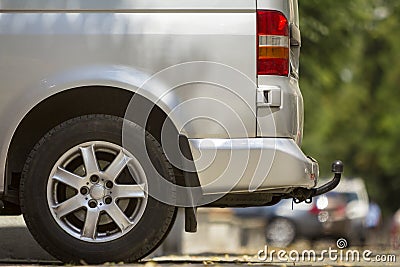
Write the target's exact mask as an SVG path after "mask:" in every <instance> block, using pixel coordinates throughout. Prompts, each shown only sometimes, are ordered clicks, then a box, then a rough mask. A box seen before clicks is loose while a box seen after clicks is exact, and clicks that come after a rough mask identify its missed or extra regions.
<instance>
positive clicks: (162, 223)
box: [20, 115, 176, 264]
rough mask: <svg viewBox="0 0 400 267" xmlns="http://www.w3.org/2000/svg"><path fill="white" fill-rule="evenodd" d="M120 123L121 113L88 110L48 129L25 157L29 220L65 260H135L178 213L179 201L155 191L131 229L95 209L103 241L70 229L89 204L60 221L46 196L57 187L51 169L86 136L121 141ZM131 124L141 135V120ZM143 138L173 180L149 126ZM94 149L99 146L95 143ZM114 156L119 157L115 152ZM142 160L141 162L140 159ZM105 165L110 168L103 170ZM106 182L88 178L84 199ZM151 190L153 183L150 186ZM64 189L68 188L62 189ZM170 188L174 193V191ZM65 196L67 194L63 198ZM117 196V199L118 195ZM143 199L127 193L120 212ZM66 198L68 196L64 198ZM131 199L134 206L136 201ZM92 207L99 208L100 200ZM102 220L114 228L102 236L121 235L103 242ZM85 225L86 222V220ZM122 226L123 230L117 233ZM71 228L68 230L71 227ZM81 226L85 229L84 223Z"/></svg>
mask: <svg viewBox="0 0 400 267" xmlns="http://www.w3.org/2000/svg"><path fill="white" fill-rule="evenodd" d="M122 127H123V119H122V118H119V117H115V116H109V115H87V116H82V117H78V118H74V119H71V120H69V121H66V122H64V123H62V124H60V125H58V126H57V127H55V128H54V129H52V130H50V131H49V132H48V133H47V134H46V135H45V136H44V137H43V138H42V139H41V140H40V141H39V142H38V143H37V144H36V146H35V147H34V148H33V150H32V152H31V153H30V155H29V157H28V159H27V161H26V163H25V166H24V170H23V174H22V179H21V184H20V201H21V209H22V213H23V215H24V219H25V222H26V224H27V226H28V228H29V230H30V232H31V233H32V235H33V236H34V238H35V239H36V240H37V241H38V243H39V244H40V245H41V246H42V247H43V248H44V249H45V250H46V251H48V252H49V253H50V254H51V255H53V256H54V257H56V258H57V259H59V260H61V261H63V262H65V263H75V264H85V263H88V264H99V263H104V262H121V261H125V262H132V261H137V260H139V259H142V258H143V257H145V256H146V255H148V254H150V253H151V252H152V251H153V250H155V249H156V248H157V247H158V246H159V245H160V244H161V243H162V241H163V240H164V238H165V237H166V235H167V234H168V232H169V230H170V229H171V227H172V225H173V223H174V220H175V217H176V207H174V206H170V205H167V204H164V203H161V202H160V201H158V200H156V199H154V198H152V197H151V196H147V197H145V198H143V199H146V200H145V201H146V203H145V204H143V205H145V206H144V208H143V209H142V213H141V217H140V218H139V219H137V222H136V224H135V225H134V226H133V228H127V229H129V231H128V230H126V231H125V230H122V228H115V226H117V227H118V223H117V221H112V222H109V219H111V220H113V218H112V217H111V215H110V216H109V215H108V214H107V215H104V213H102V212H104V211H96V212H98V214H99V215H97V216H98V217H97V220H96V221H97V223H96V228H95V232H94V235H93V236H94V237H93V240H96V238H97V239H98V240H100V242H89V241H90V240H89V241H87V240H84V239H83V238H82V239H80V238H78V237H77V236H73V235H72V234H75V233H74V232H73V230H74V228H73V227H75V228H79V227H78V226H75V224H74V223H75V222H74V221H73V220H76V219H77V218H78V220H77V221H76V225H82V222H79V216H78V215H76V214H77V212H80V213H82V212H86V216H87V215H88V213H89V211H88V210H89V207H87V208H86V211H85V209H82V210H75V211H74V212H71V213H70V214H68V215H66V216H65V217H63V218H60V219H59V221H57V216H58V215H54V212H53V211H52V209H54V207H51V206H50V204H49V198H51V197H50V196H48V192H49V191H48V190H49V188H53V187H51V186H50V187H49V185H48V183H50V182H49V180H51V179H54V178H53V177H54V176H53V177H52V178H50V174H51V173H52V170H54V168H55V167H54V166H55V164H56V163H57V162H58V161H59V159H60V157H62V155H64V153H66V151H69V150H70V149H71V148H73V147H75V146H78V145H80V144H83V143H85V142H92V141H99V142H103V143H104V144H108V143H109V144H115V145H117V146H122V137H121V136H122V134H121V133H122ZM124 127H125V126H124ZM129 127H130V130H131V131H132V132H133V138H140V136H143V128H141V127H140V126H138V125H136V124H134V123H130V122H129ZM135 141H137V142H138V143H143V141H144V140H135ZM145 142H146V148H147V152H148V155H149V157H150V159H151V162H152V163H153V165H154V166H155V167H156V170H157V171H158V172H159V173H160V174H162V176H163V177H164V178H165V179H167V180H169V181H171V182H175V180H174V179H175V178H174V174H173V170H172V167H171V165H170V164H169V163H168V161H167V159H166V157H165V155H164V153H163V151H162V149H161V147H160V145H159V144H158V142H157V141H156V140H155V139H154V138H153V137H152V136H151V135H150V134H149V133H147V132H146V134H145ZM93 146H94V145H93ZM79 149H81V147H79ZM81 151H82V150H81ZM93 151H95V150H94V149H93ZM121 151H122V150H121ZM82 153H83V152H82ZM98 153H103V152H98V151H96V154H95V155H96V156H95V157H94V159H95V160H96V162H97V166H98V168H99V169H101V166H100V160H99V159H98V157H99V156H98ZM104 153H105V152H104ZM82 155H83V154H82ZM132 155H134V153H132ZM141 156H142V155H134V157H135V158H137V159H139V158H140V157H141ZM115 158H117V156H116V157H115ZM82 160H83V157H82ZM138 162H139V163H141V162H140V160H138ZM111 163H112V160H110V163H109V166H111ZM83 164H85V163H83ZM85 166H86V165H84V171H85V172H86V174H85V175H86V176H88V174H87V171H86V167H85ZM65 168H67V167H65ZM105 168H107V167H105ZM110 168H111V167H110ZM105 171H106V169H105V170H104V172H105ZM124 171H126V170H124ZM144 173H145V174H146V179H147V178H149V177H151V173H149V172H148V170H147V169H145V168H144ZM118 175H120V174H118ZM118 175H117V176H118ZM124 175H125V174H124ZM118 177H119V176H118ZM118 179H120V178H118ZM116 180H117V178H115V181H116ZM51 181H53V180H51ZM85 182H86V181H85ZM52 183H53V182H52ZM56 183H57V190H59V191H60V190H62V188H63V187H66V188H68V186H64V185H63V183H61V184H60V183H59V182H58V181H56ZM87 184H89V183H87ZM105 186H106V185H105V183H104V184H101V185H100V182H99V184H96V185H92V184H90V188H89V189H90V190H89V193H87V196H88V197H86V198H85V199H87V198H89V199H90V198H93V195H95V193H93V192H94V191H95V189H93V187H96V188H102V189H101V190H103V191H101V190H100V192H106V191H105V190H106V189H104V188H106V187H105ZM114 186H115V187H114V189H116V190H115V191H117V188H118V187H117V186H119V185H117V182H115V185H114ZM60 188H61V189H60ZM96 190H97V189H96ZM107 190H109V191H107V192H108V193H112V192H111V190H112V189H107ZM149 190H151V189H150V188H149ZM64 191H67V190H65V189H64ZM64 191H62V192H64ZM76 193H77V195H79V194H83V193H80V192H79V191H78V192H76ZM169 193H170V194H171V195H174V192H169ZM58 194H59V192H58V191H57V192H56V193H54V195H56V196H55V198H56V197H58V196H57V195H58ZM102 194H103V195H100V198H96V199H97V202H96V203H97V204H98V205H103V204H104V206H103V207H105V205H106V201H105V200H104V199H105V197H107V196H105V195H104V194H106V193H102ZM77 195H75V196H77ZM75 196H74V197H75ZM96 196H98V195H96ZM62 197H63V196H61V197H60V198H62ZM71 198H72V197H71ZM66 199H67V198H66ZM67 200H69V199H67ZM92 200H93V199H92ZM113 201H115V203H117V200H116V199H115V200H113ZM118 201H119V200H118ZM134 201H136V202H134ZM140 201H142V200H140V199H139V200H136V199H133V200H132V201H131V199H128V200H127V201H125V202H126V203H128V204H124V205H125V206H126V207H125V208H120V209H121V210H122V212H127V211H126V210H128V209H129V208H127V207H129V206H130V205H131V202H132V203H136V206H139V204H138V203H142V202H140ZM101 202H104V203H101ZM63 203H64V202H62V203H61V204H63ZM100 203H101V204H100ZM118 203H120V202H118ZM143 203H144V200H143ZM110 205H111V204H110ZM112 205H121V204H114V202H112ZM132 205H133V206H134V205H135V204H132ZM136 206H134V208H133V209H136V210H138V208H136ZM140 207H141V206H140ZM94 209H98V210H100V206H98V207H96V208H94ZM132 214H133V213H132ZM55 216H56V217H55ZM100 216H106V217H100ZM107 216H108V217H107ZM126 216H128V215H126ZM132 216H133V215H132ZM104 218H105V219H104ZM132 218H134V217H132ZM103 219H104V220H103ZM83 220H84V221H83V224H84V223H85V221H86V220H87V217H84V219H83ZM102 220H103V221H106V222H107V224H106V222H104V223H103V224H104V225H106V226H104V225H102V226H101V227H103V228H106V227H110V229H112V230H102V231H103V232H104V233H103V237H102V238H109V237H108V235H109V233H108V232H111V231H113V232H112V233H111V234H110V236H111V237H113V236H114V235H115V236H118V235H117V234H119V235H121V236H119V237H118V238H115V239H112V240H109V241H108V240H106V241H104V242H102V241H101V240H102V239H100V236H99V232H100V224H101V223H102ZM107 220H108V221H107ZM132 220H133V219H132ZM63 222H65V227H64V228H63V226H64V224H62V223H63ZM68 223H69V224H70V225H72V224H74V225H73V226H71V229H72V230H71V229H69V228H68V225H69V224H68ZM129 225H130V224H129ZM132 225H133V224H132ZM83 227H85V224H84V225H83ZM112 227H114V228H115V229H114V228H112ZM129 227H130V226H129ZM118 229H119V230H120V232H121V233H118ZM67 230H68V231H70V232H67ZM78 230H79V229H78ZM78 230H77V231H78ZM81 231H82V233H83V228H82V230H81ZM124 231H125V233H124ZM71 233H72V234H71ZM82 235H83V234H82ZM111 237H110V238H111Z"/></svg>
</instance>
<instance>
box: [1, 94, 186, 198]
mask: <svg viewBox="0 0 400 267" xmlns="http://www.w3.org/2000/svg"><path fill="white" fill-rule="evenodd" d="M99 94H101V97H98V96H99ZM134 95H135V97H139V99H140V101H147V102H148V103H149V104H151V105H152V106H153V109H152V111H151V112H150V114H149V118H148V120H147V124H146V125H145V127H146V129H147V130H148V131H149V132H150V133H151V134H152V135H153V136H154V137H155V138H156V139H157V140H158V141H159V143H160V144H161V127H162V126H163V123H164V122H165V120H170V119H169V117H168V116H167V114H166V112H165V111H164V110H163V109H162V108H161V107H160V106H159V105H157V104H154V103H152V102H151V101H150V100H149V99H148V98H146V97H144V96H142V95H139V94H136V93H134V92H132V91H129V90H126V89H122V88H118V87H112V86H82V87H75V88H71V89H68V90H64V91H62V92H59V93H56V94H54V95H51V96H49V97H47V98H45V99H44V100H42V101H41V102H39V103H38V104H37V105H35V106H34V107H33V108H32V109H31V110H30V111H29V112H28V113H27V114H26V115H25V116H24V117H23V119H22V120H21V121H20V123H19V124H18V126H17V128H16V130H15V132H14V134H13V136H12V139H11V142H10V145H9V147H8V151H7V160H6V170H5V177H4V197H3V198H4V200H5V201H7V202H10V203H14V204H17V205H18V204H19V197H18V190H19V181H20V177H21V173H22V169H23V166H24V164H25V161H26V158H27V156H28V154H29V152H30V151H31V150H32V148H33V147H34V145H35V144H36V143H37V142H38V141H39V140H40V138H41V137H42V136H43V135H44V134H46V133H47V132H48V131H49V130H51V129H52V128H54V127H55V126H57V125H58V124H60V123H62V122H64V121H66V120H68V119H72V118H74V117H78V116H82V115H89V114H107V115H114V116H119V117H124V115H125V112H126V109H127V107H128V105H129V103H130V101H131V98H132V97H133V96H134ZM93 99H96V101H93ZM71 103H72V104H71ZM44 118H45V119H44ZM170 121H171V120H170ZM173 125H174V124H173ZM142 126H143V125H142ZM175 130H176V134H178V130H177V128H176V127H175ZM181 139H182V140H183V141H186V142H188V141H187V138H185V137H184V138H181ZM174 172H175V175H176V176H177V179H178V180H179V181H178V182H179V183H182V184H185V182H184V179H183V172H182V171H181V170H179V169H178V168H176V167H174Z"/></svg>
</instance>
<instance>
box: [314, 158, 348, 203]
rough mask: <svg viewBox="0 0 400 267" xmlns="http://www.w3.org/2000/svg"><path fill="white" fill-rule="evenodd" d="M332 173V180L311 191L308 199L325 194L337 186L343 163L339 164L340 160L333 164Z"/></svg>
mask: <svg viewBox="0 0 400 267" xmlns="http://www.w3.org/2000/svg"><path fill="white" fill-rule="evenodd" d="M332 172H333V173H334V176H333V179H332V180H330V181H329V182H327V183H326V184H324V185H322V186H320V187H318V188H314V189H311V191H312V192H311V196H310V197H315V196H319V195H322V194H325V193H326V192H329V191H331V190H332V189H334V188H335V187H336V186H337V185H338V184H339V182H340V178H341V177H342V173H343V162H341V161H340V160H337V161H335V162H333V163H332Z"/></svg>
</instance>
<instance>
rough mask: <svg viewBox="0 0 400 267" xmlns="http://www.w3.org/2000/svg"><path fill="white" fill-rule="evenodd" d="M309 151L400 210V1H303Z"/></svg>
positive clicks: (303, 85) (303, 71)
mask: <svg viewBox="0 0 400 267" xmlns="http://www.w3.org/2000/svg"><path fill="white" fill-rule="evenodd" d="M299 6H300V17H301V21H300V22H301V29H302V40H303V43H302V45H303V47H302V55H301V88H302V91H303V95H304V101H305V117H306V120H305V122H306V124H305V138H304V142H303V148H304V150H305V151H306V152H307V153H309V154H310V155H313V156H314V157H316V158H317V159H318V160H319V161H320V164H321V171H322V173H321V174H322V175H324V176H328V175H329V172H328V171H329V170H330V163H331V162H332V161H333V160H334V159H342V160H343V161H344V163H345V172H346V176H348V177H354V176H360V177H363V178H364V179H365V180H366V182H367V186H368V190H369V193H370V195H371V196H372V197H373V198H374V199H376V200H377V201H378V202H379V203H380V204H382V205H384V206H385V208H386V210H387V211H390V210H394V209H397V208H400V193H399V192H400V180H399V177H400V151H399V150H400V105H399V103H398V101H399V100H400V88H399V87H400V63H399V62H398V60H399V59H400V34H398V33H397V32H398V29H399V26H400V23H399V18H400V1H398V0H352V1H347V0H346V1H345V0H324V1H320V0H300V1H299Z"/></svg>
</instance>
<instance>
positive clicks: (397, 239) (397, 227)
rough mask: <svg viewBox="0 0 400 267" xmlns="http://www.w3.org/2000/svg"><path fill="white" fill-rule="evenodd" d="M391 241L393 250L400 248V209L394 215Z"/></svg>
mask: <svg viewBox="0 0 400 267" xmlns="http://www.w3.org/2000/svg"><path fill="white" fill-rule="evenodd" d="M390 235H391V236H390V239H391V240H390V241H391V245H392V248H393V249H399V248H400V209H399V210H397V211H396V213H395V214H394V215H393V220H392V228H391V232H390Z"/></svg>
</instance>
